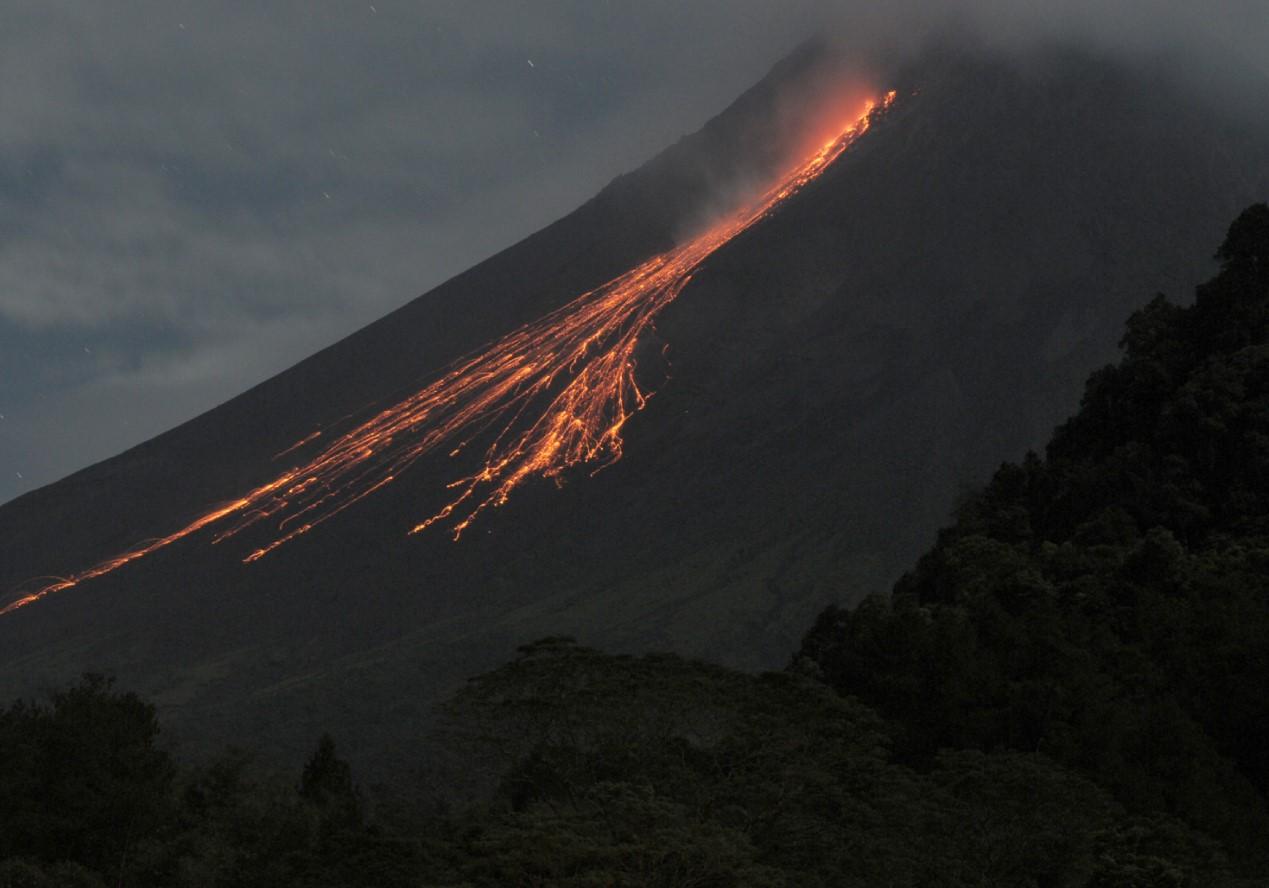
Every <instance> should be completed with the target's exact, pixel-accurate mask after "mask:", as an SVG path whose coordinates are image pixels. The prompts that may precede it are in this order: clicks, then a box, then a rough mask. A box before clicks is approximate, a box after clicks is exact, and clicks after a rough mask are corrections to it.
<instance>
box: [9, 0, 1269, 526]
mask: <svg viewBox="0 0 1269 888" xmlns="http://www.w3.org/2000/svg"><path fill="white" fill-rule="evenodd" d="M1266 9H1267V8H1266V0H1228V2H1223V3H1215V4H1213V3H1203V4H1195V3H1193V2H1186V3H1182V2H1177V0H1169V2H1120V3H1115V2H1113V0H1103V2H1096V3H1095V2H1067V3H1061V2H1052V0H1050V2H1045V3H1028V2H1023V3H1019V2H1005V0H996V2H977V3H974V4H973V5H972V8H971V7H970V5H969V4H964V3H958V4H950V3H930V2H903V3H891V4H877V3H863V2H859V3H843V2H828V0H780V2H775V0H637V2H636V0H623V2H604V0H556V2H536V3H535V2H527V0H427V2H409V3H407V2H401V0H375V2H373V3H368V2H329V0H304V2H289V0H288V2H284V0H273V2H269V3H258V2H245V0H244V2H228V0H225V2H212V0H199V2H180V0H163V2H147V0H120V2H117V3H114V2H111V3H102V2H99V0H76V2H72V0H63V2H58V0H41V2H32V3H28V2H26V0H16V2H14V0H9V2H7V3H5V4H4V10H3V12H0V502H3V501H5V500H7V499H10V498H12V497H13V496H16V495H18V494H20V493H22V492H24V491H26V490H30V489H32V488H33V487H36V486H39V485H41V484H45V483H48V482H50V481H54V480H56V479H57V478H59V477H61V476H63V475H65V474H67V473H68V472H70V471H73V470H75V469H77V468H80V467H82V466H84V465H87V464H89V463H91V462H94V461H96V460H99V459H102V458H105V457H108V456H111V455H113V454H114V453H117V452H119V451H120V450H122V449H124V448H125V447H127V446H130V445H132V444H135V443H138V442H140V441H142V440H144V439H146V438H148V437H151V436H152V435H154V434H156V433H158V432H160V431H162V430H164V429H166V428H168V427H170V426H172V425H174V424H176V423H178V422H180V421H182V420H184V419H187V418H189V417H191V416H194V415H196V414H198V413H200V412H202V411H203V410H205V409H207V408H209V407H211V406H214V405H215V404H216V403H218V402H220V401H222V400H224V399H226V398H228V397H231V396H232V395H234V394H236V393H238V392H240V391H242V390H243V389H245V388H247V387H249V386H250V385H252V384H253V383H255V382H258V381H260V380H262V379H264V378H266V377H268V376H270V375H272V374H273V373H275V372H277V371H279V370H281V369H283V368H285V367H286V366H288V365H290V364H292V363H294V362H295V361H297V360H299V359H301V358H303V357H304V356H305V355H307V354H309V353H311V352H313V351H315V350H316V349H318V348H320V347H322V346H324V345H327V344H329V343H330V342H333V341H334V340H336V339H338V338H340V337H341V336H343V335H345V334H347V333H349V332H351V331H353V330H354V329H356V328H357V327H359V326H361V325H362V324H364V323H366V322H368V321H370V320H373V319H374V318H376V317H378V316H380V315H382V314H384V313H385V312H387V311H389V310H390V309H392V308H395V307H396V306H398V305H400V304H402V303H404V302H406V301H408V300H409V299H411V298H413V297H414V296H416V295H418V294H419V293H421V292H423V291H425V290H427V289H429V288H431V287H432V286H434V285H435V284H437V283H440V282H441V281H443V280H444V279H446V278H447V277H450V276H451V275H453V274H455V273H457V272H459V271H462V270H463V269H464V268H466V267H468V266H470V265H471V264H472V263H474V262H476V261H478V260H479V259H481V258H483V257H485V256H487V255H489V254H491V253H493V252H496V251H497V250H499V249H500V248H502V247H504V246H507V245H509V244H510V243H512V242H514V241H515V240H517V239H519V238H520V237H522V236H524V235H526V234H528V233H530V232H531V231H533V230H534V229H536V228H538V227H541V226H542V225H544V224H546V223H548V222H550V221H551V220H553V219H555V218H557V217H559V216H560V215H562V214H564V213H566V212H567V211H569V210H570V209H572V208H573V207H575V206H576V205H578V204H579V203H581V202H582V201H584V200H585V199H586V198H588V197H589V196H591V195H592V194H593V193H594V192H595V191H597V190H598V189H599V188H600V187H602V186H603V185H604V184H605V183H606V182H607V181H608V180H609V179H611V178H612V177H613V176H615V175H617V174H618V173H620V172H623V171H625V170H627V169H630V168H632V167H634V166H637V165H638V164H639V163H640V162H642V161H643V160H645V159H646V158H647V157H649V156H650V155H651V154H653V153H655V152H656V151H657V150H658V149H659V148H661V147H664V146H665V145H667V144H669V143H670V142H673V141H674V140H675V139H677V138H678V137H679V136H680V135H682V134H684V133H686V132H689V131H691V130H694V129H696V128H697V127H698V126H699V125H700V124H701V123H702V122H704V120H706V119H707V118H708V117H710V116H711V115H713V114H714V113H717V112H718V111H719V110H721V109H722V108H723V107H724V106H725V105H726V104H727V103H728V102H729V101H730V100H731V99H733V98H734V97H735V96H736V95H737V94H738V93H740V92H741V91H742V90H743V89H744V88H746V87H747V86H748V85H750V84H751V83H752V82H754V81H756V80H757V79H758V78H760V77H761V76H762V75H763V74H764V73H765V72H766V70H767V69H768V68H769V67H770V65H771V64H772V63H773V62H774V61H775V60H776V59H778V58H779V57H780V56H781V55H783V54H784V53H786V52H787V51H788V50H789V49H790V48H791V47H792V46H793V45H795V44H796V43H797V42H799V41H800V40H802V39H803V38H805V37H807V36H809V35H811V34H812V33H815V32H816V31H817V30H820V29H822V28H824V27H830V28H832V29H833V30H835V31H836V32H839V33H842V34H845V35H848V39H849V40H850V41H854V42H855V43H856V44H857V45H860V46H866V45H878V44H881V45H886V46H889V45H894V46H899V47H904V48H911V47H913V46H914V45H915V43H916V42H917V41H918V40H919V38H920V37H921V35H923V34H925V33H927V32H928V31H930V30H932V29H936V28H937V27H938V26H939V24H940V23H942V22H943V21H944V20H945V19H946V18H948V17H949V16H953V17H956V18H961V17H968V18H969V19H971V20H972V22H973V23H974V26H975V28H976V30H977V31H978V32H979V33H980V34H982V35H983V36H984V37H985V38H986V39H988V40H992V41H998V42H1001V43H1003V44H1006V45H1008V46H1009V47H1011V48H1013V49H1023V50H1024V51H1025V47H1027V46H1028V45H1030V43H1031V42H1032V41H1033V40H1035V39H1036V38H1049V37H1052V36H1055V35H1058V36H1064V37H1072V36H1073V37H1075V38H1076V39H1079V40H1081V41H1084V42H1091V43H1096V44H1099V45H1101V46H1103V47H1106V48H1110V49H1113V50H1115V51H1117V52H1121V53H1128V54H1142V53H1146V54H1149V53H1154V52H1156V51H1161V50H1169V51H1180V52H1181V53H1182V54H1181V56H1179V58H1180V59H1181V60H1182V61H1181V62H1180V63H1179V64H1180V65H1181V66H1182V67H1186V68H1190V67H1192V68H1193V69H1194V71H1195V73H1196V74H1198V75H1199V76H1197V77H1196V78H1195V82H1196V83H1198V84H1200V85H1201V86H1202V88H1205V89H1207V88H1210V87H1211V78H1209V77H1207V76H1206V74H1205V69H1207V68H1209V67H1212V68H1214V67H1215V66H1216V60H1218V59H1225V58H1228V57H1230V55H1231V54H1232V55H1234V56H1238V57H1242V58H1243V59H1245V60H1247V61H1249V62H1250V63H1251V64H1253V65H1256V66H1259V67H1260V69H1261V70H1264V68H1265V63H1264V61H1263V60H1264V59H1265V58H1269V12H1267V11H1266ZM1214 47H1215V49H1214ZM1221 89H1223V90H1227V91H1228V93H1229V94H1230V95H1234V96H1236V95H1237V85H1236V84H1234V85H1231V84H1229V83H1224V84H1223V85H1222V86H1221Z"/></svg>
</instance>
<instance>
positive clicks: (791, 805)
mask: <svg viewBox="0 0 1269 888" xmlns="http://www.w3.org/2000/svg"><path fill="white" fill-rule="evenodd" d="M1216 258H1217V260H1218V262H1219V263H1220V270H1219V272H1218V273H1217V274H1216V276H1215V277H1214V278H1213V279H1211V280H1210V281H1208V282H1207V283H1205V284H1203V285H1202V286H1200V287H1199V288H1198V290H1197V292H1196V293H1195V298H1194V300H1193V301H1192V303H1190V304H1188V305H1185V306H1180V305H1177V304H1174V303H1172V302H1169V301H1168V300H1167V299H1165V298H1164V297H1162V296H1159V297H1156V298H1155V299H1154V300H1153V301H1151V302H1150V303H1149V304H1147V305H1146V306H1145V307H1144V308H1142V309H1140V310H1139V311H1137V312H1136V313H1135V314H1134V315H1133V316H1132V317H1131V318H1130V319H1128V322H1127V327H1126V332H1125V334H1124V336H1123V339H1122V342H1121V346H1122V356H1121V359H1120V360H1119V362H1118V363H1117V364H1115V365H1113V366H1108V367H1106V368H1104V369H1102V370H1100V371H1098V372H1096V373H1094V374H1093V375H1092V376H1091V378H1090V379H1089V380H1088V383H1087V387H1086V391H1085V395H1084V398H1083V401H1082V403H1081V406H1080V408H1079V410H1078V412H1077V413H1076V414H1075V415H1074V416H1072V417H1071V418H1070V419H1069V420H1068V421H1066V422H1065V423H1064V424H1062V425H1061V426H1060V427H1059V428H1058V429H1057V430H1056V431H1055V432H1054V434H1053V436H1052V439H1051V441H1050V442H1049V444H1048V445H1047V447H1046V448H1045V450H1044V452H1043V453H1042V454H1039V453H1028V454H1025V455H1024V456H1023V457H1022V458H1021V461H1020V462H1018V463H1010V464H1005V465H1002V466H1001V467H1000V468H999V469H998V470H997V471H996V473H995V474H994V476H993V477H992V478H990V479H989V480H988V481H987V483H986V484H985V486H983V487H982V488H981V489H980V490H979V491H977V492H975V493H974V494H973V495H971V496H969V497H967V498H966V499H965V500H964V501H963V502H961V503H960V504H958V506H957V508H956V511H955V513H954V515H953V516H952V519H951V523H950V525H949V526H948V527H946V528H945V529H944V530H943V531H942V532H941V533H940V534H939V537H938V539H937V541H936V542H935V543H934V545H933V546H932V548H931V549H930V550H929V551H928V552H927V553H926V554H925V555H924V556H923V557H922V558H921V559H920V560H919V562H918V563H917V564H916V565H915V566H914V567H913V568H912V569H911V571H910V572H909V573H907V574H906V575H905V576H903V577H902V578H900V579H899V580H898V582H897V583H896V585H895V587H894V589H893V592H892V594H891V595H889V596H887V597H885V598H877V599H869V600H866V601H865V602H863V603H862V604H861V605H859V606H858V607H855V608H853V609H850V610H845V609H841V608H837V607H830V608H829V609H827V610H825V611H824V612H823V613H822V614H821V615H820V617H819V618H818V619H817V620H816V622H815V623H814V625H813V626H811V627H810V628H809V630H808V631H807V633H806V636H805V638H804V640H803V642H802V644H801V646H800V648H799V649H798V650H797V651H796V652H792V653H791V656H790V660H789V665H788V668H787V669H785V670H783V671H780V672H773V673H767V674H761V675H754V674H748V673H744V672H738V671H734V670H730V669H726V668H723V667H720V666H716V665H711V664H709V663H704V662H699V661H692V660H687V659H684V658H681V657H678V656H675V655H673V654H648V655H644V656H625V655H612V654H606V653H603V652H601V651H597V650H593V649H590V648H588V647H585V646H584V645H581V644H579V643H577V642H575V641H574V640H572V639H570V638H564V637H558V638H547V639H543V640H540V641H537V642H535V643H533V644H529V645H526V646H525V647H523V648H521V650H520V654H519V656H518V657H517V658H516V659H514V660H513V661H511V662H509V663H507V664H505V665H503V666H501V667H499V668H497V669H495V670H493V671H491V672H488V673H486V674H483V675H480V676H477V677H475V678H473V679H472V680H471V681H470V682H468V684H467V685H466V686H465V687H464V688H463V689H462V690H461V691H459V692H458V693H457V694H455V695H454V696H453V697H452V698H451V699H450V700H449V701H448V702H447V703H446V704H445V705H444V707H443V708H442V710H441V711H440V712H439V713H438V715H437V720H436V721H437V725H438V727H437V729H436V731H435V734H434V736H430V737H427V738H419V753H418V759H419V764H418V769H417V772H416V773H409V774H401V775H397V777H396V778H395V779H394V780H392V781H390V783H389V784H388V785H384V786H378V785H376V786H374V787H365V786H362V785H361V784H360V783H359V781H358V778H357V775H356V774H355V773H354V772H353V770H352V768H351V767H350V765H349V763H348V762H347V761H346V760H345V759H344V758H342V757H341V754H340V750H339V747H338V737H337V736H335V737H334V738H332V736H331V735H324V736H322V737H315V738H313V752H312V754H311V756H310V757H309V758H308V760H307V761H306V762H296V763H294V767H293V768H292V769H291V770H289V771H288V770H286V769H283V770H278V769H277V768H276V767H274V766H273V765H271V764H269V765H266V764H265V763H263V762H262V761H260V760H259V759H258V758H257V757H256V756H254V755H253V753H252V751H251V750H250V749H241V748H232V749H227V750H225V751H223V752H222V753H221V754H220V755H218V756H216V757H214V758H211V759H209V760H203V761H189V760H186V759H184V758H182V757H181V756H180V755H179V750H173V749H172V748H170V747H169V746H168V745H167V744H166V743H165V742H164V736H163V733H162V726H161V724H160V721H159V718H158V715H157V712H156V709H155V707H154V705H153V704H151V703H150V702H148V701H146V700H143V699H141V698H139V697H138V696H137V695H135V694H133V693H131V692H128V691H127V690H126V689H121V688H117V687H116V686H115V684H114V683H113V682H112V680H111V679H110V678H108V677H105V676H101V675H86V676H84V677H83V678H82V680H80V681H79V682H78V683H76V684H74V685H71V686H67V687H64V688H60V689H57V690H55V691H52V692H50V693H49V694H48V695H47V696H46V697H45V698H43V699H39V700H19V701H15V702H13V703H12V704H11V705H9V706H8V707H7V708H5V709H4V710H2V711H0V888H44V886H49V888H52V886H82V888H90V886H94V888H95V886H276V885H295V886H313V888H317V886H496V885H523V886H547V885H551V886H557V885H558V886H607V885H630V886H636V885H637V886H644V885H649V886H666V888H670V886H684V888H686V886H699V888H713V886H717V888H726V886H877V885H885V886H914V888H915V886H949V888H950V886H964V888H969V886H989V885H990V886H994V885H1000V886H1035V888H1041V886H1088V888H1111V886H1123V888H1130V886H1131V888H1147V886H1176V888H1180V886H1245V888H1250V886H1253V885H1264V884H1266V879H1267V878H1269V757H1267V756H1266V755H1265V754H1264V750H1265V749H1266V748H1269V694H1266V689H1269V206H1266V205H1265V204H1258V205H1255V206H1252V207H1250V208H1248V209H1247V210H1245V211H1244V212H1243V213H1242V214H1241V215H1239V217H1238V218H1237V219H1236V220H1235V221H1234V222H1233V224H1232V225H1231V226H1230V228H1229V232H1228V235H1227V237H1226V238H1225V241H1224V243H1223V244H1222V245H1221V247H1220V249H1219V251H1218V252H1217V254H1216ZM840 597H841V598H842V599H843V600H846V599H849V598H850V590H842V594H841V596H840ZM333 730H334V728H333ZM336 733H337V732H336Z"/></svg>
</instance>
